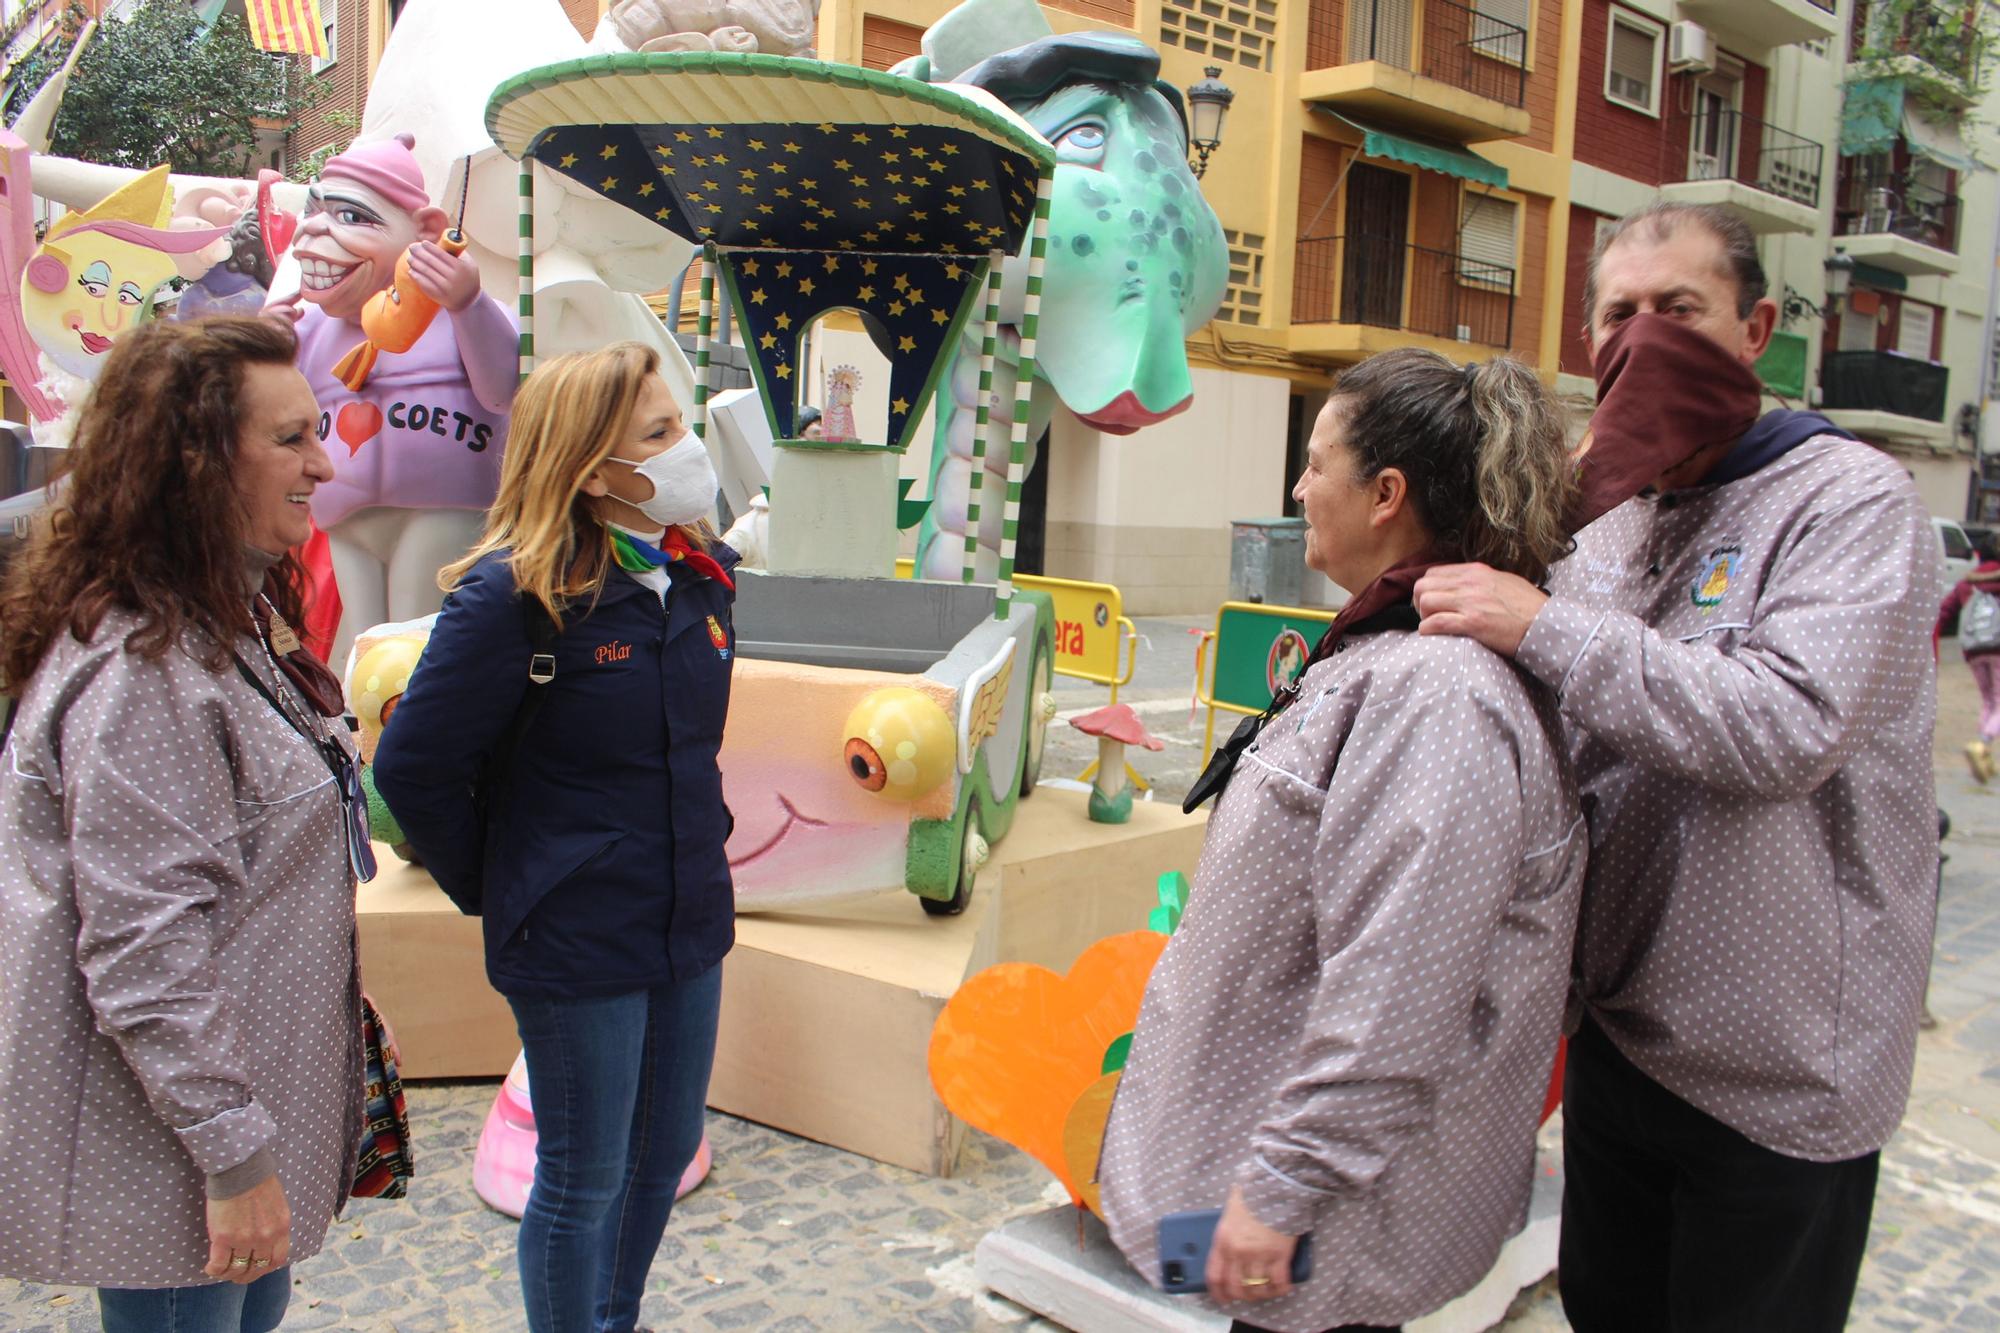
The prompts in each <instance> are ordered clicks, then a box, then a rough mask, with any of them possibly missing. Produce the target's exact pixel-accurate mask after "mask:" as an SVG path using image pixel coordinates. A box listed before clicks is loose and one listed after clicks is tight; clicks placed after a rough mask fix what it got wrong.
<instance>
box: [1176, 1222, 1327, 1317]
mask: <svg viewBox="0 0 2000 1333" xmlns="http://www.w3.org/2000/svg"><path fill="white" fill-rule="evenodd" d="M1221 1220H1222V1210H1221V1209H1220V1208H1203V1209H1200V1210H1198V1211H1196V1212H1191V1213H1168V1214H1167V1215H1166V1216H1165V1217H1163V1218H1161V1219H1160V1285H1161V1286H1162V1287H1163V1288H1165V1289H1166V1291H1167V1293H1168V1294H1169V1295H1173V1296H1181V1295H1186V1294H1189V1293H1192V1292H1197V1291H1207V1290H1208V1247H1209V1245H1210V1244H1211V1243H1212V1242H1213V1241H1214V1240H1215V1224H1216V1223H1217V1222H1220V1221H1221ZM1312 1242H1313V1238H1312V1233H1311V1232H1307V1233H1306V1234H1305V1235H1303V1236H1300V1237H1299V1243H1298V1244H1297V1245H1296V1246H1294V1247H1293V1248H1292V1285H1293V1286H1297V1285H1298V1284H1299V1283H1301V1282H1304V1281H1305V1280H1306V1279H1308V1278H1310V1277H1311V1276H1312V1271H1313V1259H1312Z"/></svg>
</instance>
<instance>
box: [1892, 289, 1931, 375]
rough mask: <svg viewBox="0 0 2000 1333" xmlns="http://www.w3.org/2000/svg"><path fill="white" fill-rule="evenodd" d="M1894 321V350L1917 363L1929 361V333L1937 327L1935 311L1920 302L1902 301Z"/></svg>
mask: <svg viewBox="0 0 2000 1333" xmlns="http://www.w3.org/2000/svg"><path fill="white" fill-rule="evenodd" d="M1902 307H1903V309H1902V314H1901V316H1900V317H1899V318H1898V319H1897V321H1896V350H1897V351H1899V352H1901V353H1902V354H1903V355H1904V356H1913V357H1915V358H1917V360H1919V361H1928V360H1930V359H1931V333H1932V331H1933V330H1934V329H1935V328H1936V327H1937V311H1936V310H1935V309H1933V308H1932V307H1930V306H1927V305H1924V304H1923V303H1922V302H1920V301H1904V302H1903V303H1902Z"/></svg>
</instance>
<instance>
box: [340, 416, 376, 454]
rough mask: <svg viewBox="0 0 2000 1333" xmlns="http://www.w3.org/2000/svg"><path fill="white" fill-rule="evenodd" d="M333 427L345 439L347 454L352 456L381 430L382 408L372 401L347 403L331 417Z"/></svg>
mask: <svg viewBox="0 0 2000 1333" xmlns="http://www.w3.org/2000/svg"><path fill="white" fill-rule="evenodd" d="M333 428H334V429H335V430H336V431H339V432H340V438H341V439H343V440H345V441H347V456H348V457H349V458H352V457H354V455H355V454H357V453H359V452H360V450H361V446H362V445H364V444H366V443H368V441H370V440H372V439H374V438H375V437H376V436H377V435H378V434H380V433H381V431H382V409H381V408H379V407H377V406H375V404H373V403H349V404H348V405H347V406H345V407H343V408H341V409H340V415H339V416H337V417H335V418H334V419H333Z"/></svg>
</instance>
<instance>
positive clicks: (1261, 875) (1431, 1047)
mask: <svg viewBox="0 0 2000 1333" xmlns="http://www.w3.org/2000/svg"><path fill="white" fill-rule="evenodd" d="M1585 843H1586V839H1585V835H1584V830H1583V820H1582V817H1581V815H1580V814H1579V812H1578V808H1577V793H1576V788H1575V784H1574V783H1573V781H1572V780H1571V778H1570V776H1569V772H1568V766H1567V763H1566V761H1565V759H1564V756H1563V752H1562V747H1561V744H1560V735H1559V731H1558V726H1557V721H1556V716H1555V708H1554V703H1553V700H1552V699H1550V698H1549V696H1548V694H1547V692H1546V691H1544V690H1542V689H1541V688H1539V687H1538V686H1536V685H1535V684H1534V683H1533V682H1532V681H1530V680H1529V679H1527V678H1526V677H1525V676H1523V675H1522V674H1521V673H1519V672H1517V671H1516V670H1515V669H1514V668H1513V667H1512V666H1511V665H1510V664H1508V663H1507V662H1506V661H1505V660H1503V659H1502V658H1500V657H1498V656H1496V655H1494V654H1493V653H1490V652H1488V651H1487V650H1486V649H1484V648H1482V647H1480V646H1478V645H1477V644H1474V643H1472V642H1470V641H1469V640H1464V639H1447V638H1423V637H1420V636H1418V635H1416V634H1413V633H1409V632H1407V631H1395V630H1392V631H1386V632H1381V633H1376V634H1371V635H1366V636H1359V637H1350V638H1349V639H1347V640H1346V641H1344V642H1343V644H1342V645H1341V648H1340V649H1339V650H1338V651H1337V652H1335V653H1334V654H1333V655H1332V656H1331V657H1329V658H1327V659H1326V660H1325V661H1323V662H1320V663H1318V664H1316V665H1314V666H1313V667H1312V669H1311V670H1309V671H1308V672H1307V673H1306V675H1305V677H1304V680H1303V692H1302V694H1301V696H1300V698H1299V701H1298V702H1297V703H1295V704H1293V705H1292V706H1291V707H1290V708H1289V709H1288V710H1286V711H1285V712H1283V713H1281V714H1279V715H1278V716H1277V717H1276V718H1275V719H1274V720H1273V721H1272V723H1271V724H1270V725H1269V726H1267V727H1266V728H1265V730H1264V732H1263V734H1262V735H1261V736H1260V737H1259V738H1258V740H1257V741H1256V743H1255V744H1254V746H1253V747H1252V748H1251V749H1249V750H1247V751H1246V752H1245V754H1244V756H1243V758H1242V759H1241V761H1240V762H1239V763H1238V765H1237V768H1236V772H1235V775H1234V777H1233V778H1232V779H1231V780H1230V784H1229V786H1228V788H1227V789H1226V790H1225V791H1224V792H1223V795H1222V798H1221V801H1220V802H1219V803H1218V805H1217V807H1216V810H1215V813H1214V816H1213V817H1212V819H1211V820H1210V823H1209V827H1208V837H1207V841H1206V843H1205V844H1204V846H1203V848H1202V855H1201V862H1200V865H1199V867H1198V869H1197V871H1196V875H1195V884H1194V890H1193V894H1192V896H1191V898H1190V900H1189V904H1188V908H1187V914H1186V917H1185V919H1184V920H1183V921H1182V923H1181V926H1180V929H1179V931H1178V932H1177V933H1176V934H1175V935H1174V938H1173V940H1172V942H1171V943H1169V945H1168V946H1167V951H1166V953H1165V954H1164V955H1163V956H1162V957H1161V960H1160V962H1159V965H1158V966H1157V967H1156V968H1155V969H1154V971H1153V975H1152V978H1151V980H1150V981H1149V983H1148V985H1147V988H1146V996H1145V1000H1144V1003H1143V1005H1142V1008H1141V1011H1140V1015H1139V1024H1138V1028H1137V1035H1136V1037H1135V1039H1134V1042H1133V1046H1132V1051H1131V1057H1130V1060H1129V1062H1128V1064H1127V1066H1126V1069H1125V1074H1124V1077H1123V1079H1122V1080H1121V1082H1120V1085H1119V1089H1118V1093H1117V1098H1116V1101H1115V1103H1114V1105H1113V1108H1112V1114H1111V1119H1110V1124H1109V1127H1108V1129H1107V1131H1106V1135H1105V1140H1104V1150H1103V1155H1102V1158H1101V1160H1100V1163H1099V1172H1098V1175H1099V1180H1100V1182H1101V1185H1102V1198H1103V1204H1104V1213H1105V1218H1106V1221H1107V1223H1108V1225H1109V1226H1110V1229H1111V1235H1112V1238H1113V1239H1114V1240H1115V1241H1116V1242H1117V1244H1118V1246H1119V1248H1120V1249H1122V1250H1123V1251H1124V1252H1125V1255H1126V1257H1127V1258H1129V1259H1130V1260H1131V1262H1132V1263H1133V1265H1134V1266H1135V1267H1136V1268H1137V1269H1138V1270H1139V1271H1140V1272H1141V1273H1142V1274H1144V1275H1145V1276H1146V1277H1147V1278H1148V1279H1149V1280H1151V1281H1153V1282H1155V1283H1157V1282H1158V1281H1159V1280H1160V1267H1159V1254H1158V1247H1157V1233H1156V1228H1157V1226H1158V1223H1159V1220H1160V1218H1161V1217H1162V1216H1164V1215H1166V1214H1168V1213H1174V1212H1182V1211H1188V1210H1193V1209H1202V1208H1215V1207H1219V1206H1221V1205H1222V1203H1223V1202H1224V1200H1225V1199H1226V1198H1227V1197H1228V1194H1229V1191H1230V1189H1231V1187H1232V1186H1240V1187H1241V1188H1242V1190H1243V1193H1244V1198H1245V1201H1246V1203H1247V1204H1248V1205H1249V1207H1250V1210H1251V1211H1252V1213H1254V1214H1255V1215H1256V1216H1257V1217H1258V1219H1259V1220H1261V1221H1263V1222H1264V1223H1265V1224H1266V1225H1268V1226H1271V1227H1274V1228H1276V1229H1278V1230H1280V1231H1283V1232H1286V1233H1288V1234H1291V1235H1298V1234H1301V1233H1304V1232H1312V1233H1313V1235H1314V1242H1313V1243H1314V1258H1315V1269H1314V1274H1313V1277H1312V1279H1311V1280H1310V1281H1309V1282H1307V1283H1305V1284H1304V1285H1302V1286H1301V1287H1299V1288H1297V1289H1296V1290H1295V1291H1294V1292H1293V1294H1291V1295H1289V1296H1287V1297H1284V1298H1282V1299H1279V1300H1276V1301H1265V1302H1258V1303H1256V1304H1254V1305H1245V1306H1241V1307H1231V1308H1229V1310H1228V1312H1229V1313H1231V1314H1233V1315H1236V1316H1238V1317H1240V1318H1243V1319H1246V1320H1248V1321H1250V1322H1252V1323H1254V1324H1256V1325H1258V1326H1260V1327H1265V1328H1271V1329H1278V1330H1285V1331H1288V1333H1302V1331H1307V1330H1310V1331H1312V1333H1317V1330H1320V1329H1324V1328H1328V1327H1331V1326H1334V1325H1338V1324H1347V1323H1368V1324H1396V1323H1401V1322H1403V1321H1405V1320H1409V1319H1413V1318H1415V1317H1416V1316H1418V1315H1421V1314H1424V1313H1426V1312H1427V1311H1430V1310H1433V1309H1436V1308H1437V1307H1438V1306H1440V1305H1443V1304H1444V1303H1445V1302H1446V1301H1448V1300H1450V1299H1451V1298H1452V1297H1454V1296H1457V1295H1459V1294H1460V1293H1461V1292H1464V1291H1466V1290H1467V1289H1469V1288H1470V1287H1471V1286H1473V1284H1474V1283H1476V1282H1477V1281H1478V1280H1479V1279H1480V1278H1481V1277H1482V1276H1483V1275H1484V1274H1485V1273H1486V1271H1487V1270H1488V1268H1490V1267H1491V1265H1492V1263H1493V1261H1494V1258H1495V1257H1496V1256H1497V1255H1498V1253H1499V1250H1500V1246H1501V1245H1502V1244H1503V1243H1504V1242H1505V1240H1506V1239H1507V1237H1509V1236H1510V1235H1512V1234H1513V1233H1514V1232H1515V1231H1517V1230H1518V1229H1519V1228H1520V1226H1521V1225H1522V1223H1523V1222H1524V1221H1525V1220H1526V1216H1527V1205H1528V1196H1529V1191H1530V1188H1531V1185H1532V1183H1533V1171H1534V1157H1535V1143H1534V1139H1535V1128H1536V1123H1537V1121H1538V1119H1539V1116H1540V1111H1541V1106H1542V1100H1543V1096H1544V1093H1545V1092H1546V1090H1547V1087H1548V1080H1549V1071H1550V1068H1551V1066H1552V1064H1553V1063H1554V1060H1555V1053H1556V1044H1557V1039H1558V1037H1559V1036H1560V1033H1561V1027H1562V1017H1563V1006H1564V999H1565V996H1566V995H1567V992H1568V989H1569V974H1570V948H1571V944H1572V941H1573V939H1574V931H1575V920H1576V909H1577V902H1578V898H1579V896H1580V894H1581V891H1582V884H1583V862H1584V856H1585V853H1586V846H1585ZM1204 1299H1205V1298H1204Z"/></svg>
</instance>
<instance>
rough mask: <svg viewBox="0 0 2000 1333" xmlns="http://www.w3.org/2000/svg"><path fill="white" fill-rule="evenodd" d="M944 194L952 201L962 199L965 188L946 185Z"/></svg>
mask: <svg viewBox="0 0 2000 1333" xmlns="http://www.w3.org/2000/svg"><path fill="white" fill-rule="evenodd" d="M945 193H946V194H948V195H950V196H951V197H952V198H954V199H963V198H965V187H964V186H963V185H948V186H946V187H945Z"/></svg>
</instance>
